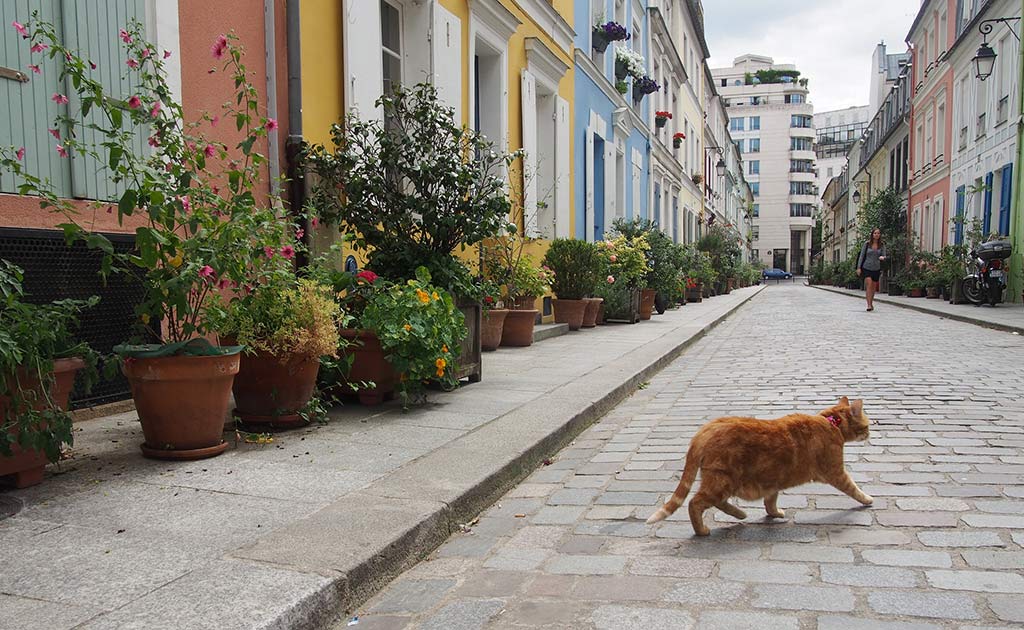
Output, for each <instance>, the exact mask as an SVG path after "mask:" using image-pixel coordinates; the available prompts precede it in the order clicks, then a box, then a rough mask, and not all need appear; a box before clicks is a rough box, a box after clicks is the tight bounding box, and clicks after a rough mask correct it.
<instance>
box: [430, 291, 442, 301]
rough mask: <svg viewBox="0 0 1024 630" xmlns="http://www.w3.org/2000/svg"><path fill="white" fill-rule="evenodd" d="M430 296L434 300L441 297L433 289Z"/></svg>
mask: <svg viewBox="0 0 1024 630" xmlns="http://www.w3.org/2000/svg"><path fill="white" fill-rule="evenodd" d="M430 297H432V298H434V299H435V300H440V299H441V296H440V295H438V294H437V291H434V293H433V294H432V295H431V296H430Z"/></svg>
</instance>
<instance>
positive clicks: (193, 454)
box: [3, 18, 291, 459]
mask: <svg viewBox="0 0 1024 630" xmlns="http://www.w3.org/2000/svg"><path fill="white" fill-rule="evenodd" d="M29 30H30V36H29V37H28V38H27V39H26V40H25V45H26V46H33V47H36V48H37V49H38V48H39V47H48V48H46V49H45V54H46V55H47V56H48V57H49V58H50V59H51V60H57V59H59V60H60V64H59V67H60V70H59V73H60V78H61V85H65V84H66V85H71V86H73V87H74V89H75V90H76V92H77V94H78V101H79V102H80V103H81V108H82V111H83V112H91V113H92V114H93V115H94V116H98V117H99V119H100V120H101V121H102V122H101V124H99V125H96V126H95V127H94V126H93V125H92V124H90V125H87V126H88V127H89V128H90V129H91V131H90V132H89V133H80V132H79V129H78V128H79V127H80V126H81V123H79V122H76V121H79V120H80V118H79V117H77V116H71V117H60V118H58V119H57V121H56V129H57V132H56V133H58V134H60V135H61V137H62V140H61V142H62V143H63V144H62V145H61V146H60V147H58V149H59V151H58V155H60V156H64V155H77V156H79V157H83V158H90V159H93V160H97V163H99V164H103V165H105V172H104V176H105V177H108V178H109V179H110V180H111V181H112V182H114V183H115V184H116V185H118V186H119V187H121V188H122V189H123V193H122V194H121V197H120V199H119V200H118V202H117V203H116V205H115V206H113V207H110V210H109V211H111V212H114V211H116V213H117V216H118V218H119V220H124V219H125V218H126V217H129V216H133V215H134V216H137V217H140V218H141V220H140V223H141V224H140V225H139V227H137V228H136V231H135V249H134V250H133V251H131V252H129V253H118V252H115V250H114V248H113V247H112V245H111V244H110V242H109V241H108V240H107V239H106V237H104V236H103V235H102V234H98V233H95V232H90V231H89V230H88V229H87V228H86V227H83V223H84V222H83V221H82V219H81V217H83V216H84V217H86V218H87V220H88V218H89V217H91V215H92V213H83V214H81V215H80V214H78V208H76V207H74V206H73V205H72V204H71V203H70V202H68V201H66V200H62V199H61V198H60V197H58V195H57V194H56V192H55V191H54V189H53V188H52V187H51V185H50V183H49V182H48V181H43V180H40V179H39V178H37V177H34V176H32V175H31V174H29V173H26V172H25V171H24V170H23V169H22V168H21V162H20V161H15V160H11V159H5V160H3V162H4V165H5V166H6V167H7V168H8V169H9V170H12V171H14V173H15V175H17V176H18V177H20V178H21V179H22V181H24V182H25V183H24V184H22V186H21V192H22V193H23V194H35V195H39V196H40V197H41V201H40V204H41V205H42V206H43V207H46V208H49V209H51V210H52V211H54V212H57V213H61V214H63V215H64V216H65V217H66V218H67V222H66V223H65V224H64V225H63V226H62V227H63V228H64V232H65V236H66V237H67V239H68V240H69V241H84V242H85V244H86V245H88V246H89V247H91V248H95V249H98V250H100V251H101V252H102V254H103V261H102V262H103V264H102V269H103V271H104V273H109V272H110V271H111V270H113V269H117V270H119V271H122V272H124V273H125V275H126V276H129V277H134V278H139V279H140V280H141V282H142V285H143V290H144V298H143V299H142V301H141V303H140V304H139V305H138V306H137V307H136V314H137V315H138V318H139V324H140V332H141V333H142V334H141V335H140V336H139V337H137V338H138V339H141V340H143V341H145V340H155V341H156V343H149V344H137V345H130V344H123V345H120V346H117V347H115V351H116V352H118V354H119V355H120V356H121V357H122V358H123V359H124V362H123V366H122V369H123V371H124V373H125V375H126V376H127V378H128V381H129V383H130V385H131V388H132V395H133V397H134V399H135V406H136V409H137V410H138V413H139V420H140V422H141V424H142V431H143V435H144V437H145V443H144V444H143V445H142V451H143V454H144V455H146V456H148V457H155V458H161V459H198V458H203V457H211V456H214V455H217V454H219V453H221V452H223V451H224V450H225V449H226V448H227V443H226V442H225V441H224V440H223V436H222V433H223V428H224V417H225V416H226V415H227V407H228V402H229V399H230V393H231V385H232V382H233V380H234V375H235V374H236V373H237V372H238V366H239V353H240V352H241V350H242V348H240V347H231V346H224V347H221V346H214V345H212V344H211V343H209V341H207V340H206V338H205V337H206V336H207V335H209V334H211V333H212V332H213V331H212V328H211V326H210V321H209V319H208V318H207V317H206V311H207V306H208V305H209V304H210V300H209V299H208V298H209V297H210V296H211V295H212V294H214V293H215V292H216V291H219V290H228V289H230V288H232V287H242V286H244V285H245V284H246V283H247V282H248V281H249V279H250V266H251V261H252V260H253V259H254V258H256V257H258V256H259V255H261V253H262V252H263V251H265V248H266V249H270V250H276V251H278V252H279V253H281V255H288V252H290V251H291V250H290V248H288V247H289V246H287V245H284V244H283V243H284V231H285V226H286V225H287V222H286V221H284V220H283V216H282V214H281V213H279V212H278V211H277V210H275V208H276V207H277V205H276V204H275V202H274V200H273V199H268V198H267V196H266V195H264V194H262V193H261V194H255V193H254V190H255V187H256V185H257V184H258V183H259V182H261V181H262V179H263V170H264V168H265V166H266V158H265V157H264V156H263V155H261V154H260V153H259V152H258V151H257V150H256V149H257V144H256V143H257V142H259V141H261V139H264V138H266V136H267V135H268V134H270V133H273V132H274V130H276V128H277V122H276V121H274V120H272V119H270V118H268V117H266V116H264V115H262V114H261V113H260V109H259V98H258V92H257V90H256V88H255V86H253V85H252V84H251V82H250V74H249V73H248V72H247V71H246V69H245V66H244V65H243V64H242V51H241V48H240V47H239V46H238V44H237V40H236V39H235V38H234V37H233V36H220V37H219V38H218V39H217V41H216V42H215V44H214V47H213V49H212V52H213V56H214V57H215V59H216V60H218V61H217V63H218V64H219V67H220V68H221V69H222V70H223V71H225V72H226V73H227V74H228V75H229V76H230V79H231V80H232V81H233V85H234V87H235V89H236V96H235V98H233V99H231V101H230V102H229V103H227V104H226V105H225V106H224V110H223V111H222V112H221V115H222V116H224V117H225V118H228V119H230V120H232V121H233V122H234V123H235V125H236V126H237V128H238V130H239V131H240V132H241V135H242V141H241V142H240V143H239V144H238V150H237V151H236V150H234V149H229V148H228V147H227V146H225V145H223V144H221V143H217V142H213V141H208V140H207V139H206V138H205V137H204V136H203V133H202V132H203V129H205V128H207V127H206V125H208V124H209V123H210V121H212V117H211V116H210V115H209V114H206V115H204V116H203V119H202V120H200V121H199V122H197V123H194V124H191V123H190V124H183V123H182V121H183V120H184V114H183V111H182V108H181V106H180V105H179V104H178V103H176V102H174V101H173V99H172V97H171V95H172V94H173V91H172V90H171V88H170V87H169V86H168V84H167V82H166V80H165V73H164V63H165V60H164V58H162V56H161V55H156V54H152V51H154V50H156V47H155V46H153V45H152V44H150V43H148V42H146V41H145V40H144V39H143V38H142V35H143V27H142V25H140V24H139V23H137V22H136V23H133V24H131V25H129V26H128V28H126V29H123V30H122V32H121V39H122V40H123V42H124V45H123V49H124V51H125V56H126V57H127V58H128V59H131V60H133V61H134V62H135V63H134V64H130V65H129V68H128V69H127V70H126V71H125V72H126V73H127V74H128V75H130V78H131V81H130V83H131V85H132V86H133V88H132V90H131V92H130V93H129V94H123V93H111V92H110V91H109V90H108V89H107V88H106V87H105V86H104V84H103V83H102V82H100V81H99V79H98V78H96V76H95V75H94V73H93V72H92V71H91V69H90V68H91V66H90V63H89V62H88V61H87V60H86V59H83V58H82V57H80V56H79V55H78V54H77V53H76V52H75V51H73V50H70V49H68V48H66V47H65V46H64V45H63V44H62V42H61V41H60V40H59V38H58V37H57V34H56V32H55V30H54V28H53V26H52V25H51V24H49V23H47V22H43V21H38V20H37V19H36V18H33V20H32V23H31V25H30V29H29ZM54 65H55V66H56V65H58V64H57V63H54ZM44 71H45V70H44ZM216 71H217V70H216V69H214V70H211V72H216ZM125 84H127V82H125ZM57 96H60V97H61V98H62V99H63V98H66V97H64V96H62V95H59V94H58V95H57ZM140 135H141V136H142V137H148V138H149V141H148V144H149V145H150V149H149V150H148V151H146V152H143V151H141V150H139V148H138V145H139V143H138V138H139V137H140ZM94 138H95V139H96V141H95V142H93V141H92V139H94ZM62 159H63V158H62ZM95 206H96V210H97V211H102V210H100V208H105V207H107V206H108V204H104V203H99V202H97V203H96V204H95ZM90 225H91V224H90ZM286 248H288V249H286Z"/></svg>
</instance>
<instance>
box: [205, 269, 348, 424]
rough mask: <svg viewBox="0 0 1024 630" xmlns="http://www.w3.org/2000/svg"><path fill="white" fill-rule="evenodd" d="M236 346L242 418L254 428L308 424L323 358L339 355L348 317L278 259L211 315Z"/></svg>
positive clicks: (323, 288)
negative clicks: (340, 331)
mask: <svg viewBox="0 0 1024 630" xmlns="http://www.w3.org/2000/svg"><path fill="white" fill-rule="evenodd" d="M208 316H209V317H210V318H211V321H212V325H213V326H214V329H215V330H216V331H217V332H218V333H219V334H220V335H221V337H222V338H223V339H225V340H226V342H227V343H228V344H230V345H242V346H244V347H245V351H244V352H243V354H242V356H241V359H240V364H239V370H238V376H236V377H235V382H234V385H233V386H232V392H233V393H234V396H235V416H236V417H237V418H238V419H239V420H240V421H241V422H242V423H243V424H244V425H245V426H247V427H257V426H258V427H263V428H266V427H270V428H289V427H295V426H300V425H303V424H306V423H308V421H309V419H310V416H309V414H308V413H307V412H306V409H307V407H308V406H309V404H310V401H311V400H312V398H313V393H314V390H315V389H316V382H317V374H318V372H319V370H320V359H321V357H336V356H337V351H338V345H339V341H340V338H339V335H338V329H339V327H340V326H341V325H342V321H343V319H342V313H341V308H340V307H339V305H338V303H337V302H336V301H335V300H334V292H333V291H332V289H331V287H329V286H327V285H325V284H321V283H320V282H317V281H316V280H313V279H310V278H303V279H300V278H298V277H297V276H296V274H295V271H294V269H293V268H292V264H291V262H290V261H287V260H284V259H282V258H280V257H279V256H277V255H276V254H274V255H273V256H272V257H271V260H270V261H268V264H267V267H266V269H265V270H264V272H263V273H262V274H260V276H259V277H258V278H257V279H255V280H254V281H253V283H252V284H250V285H249V286H247V287H245V288H244V289H243V291H241V292H240V294H238V295H237V296H235V297H234V298H232V299H231V300H230V301H229V302H228V304H226V305H224V306H223V307H219V306H212V307H211V308H210V309H209V311H208Z"/></svg>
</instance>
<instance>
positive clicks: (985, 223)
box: [981, 173, 992, 236]
mask: <svg viewBox="0 0 1024 630" xmlns="http://www.w3.org/2000/svg"><path fill="white" fill-rule="evenodd" d="M981 230H982V232H984V234H985V236H988V233H989V232H990V231H991V230H992V173H989V174H988V175H986V176H985V207H984V209H983V210H982V216H981Z"/></svg>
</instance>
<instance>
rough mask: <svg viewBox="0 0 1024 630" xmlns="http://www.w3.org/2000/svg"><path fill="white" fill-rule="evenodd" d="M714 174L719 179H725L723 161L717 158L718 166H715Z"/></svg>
mask: <svg viewBox="0 0 1024 630" xmlns="http://www.w3.org/2000/svg"><path fill="white" fill-rule="evenodd" d="M715 172H716V173H718V176H719V177H725V160H723V159H722V158H718V164H715Z"/></svg>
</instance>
